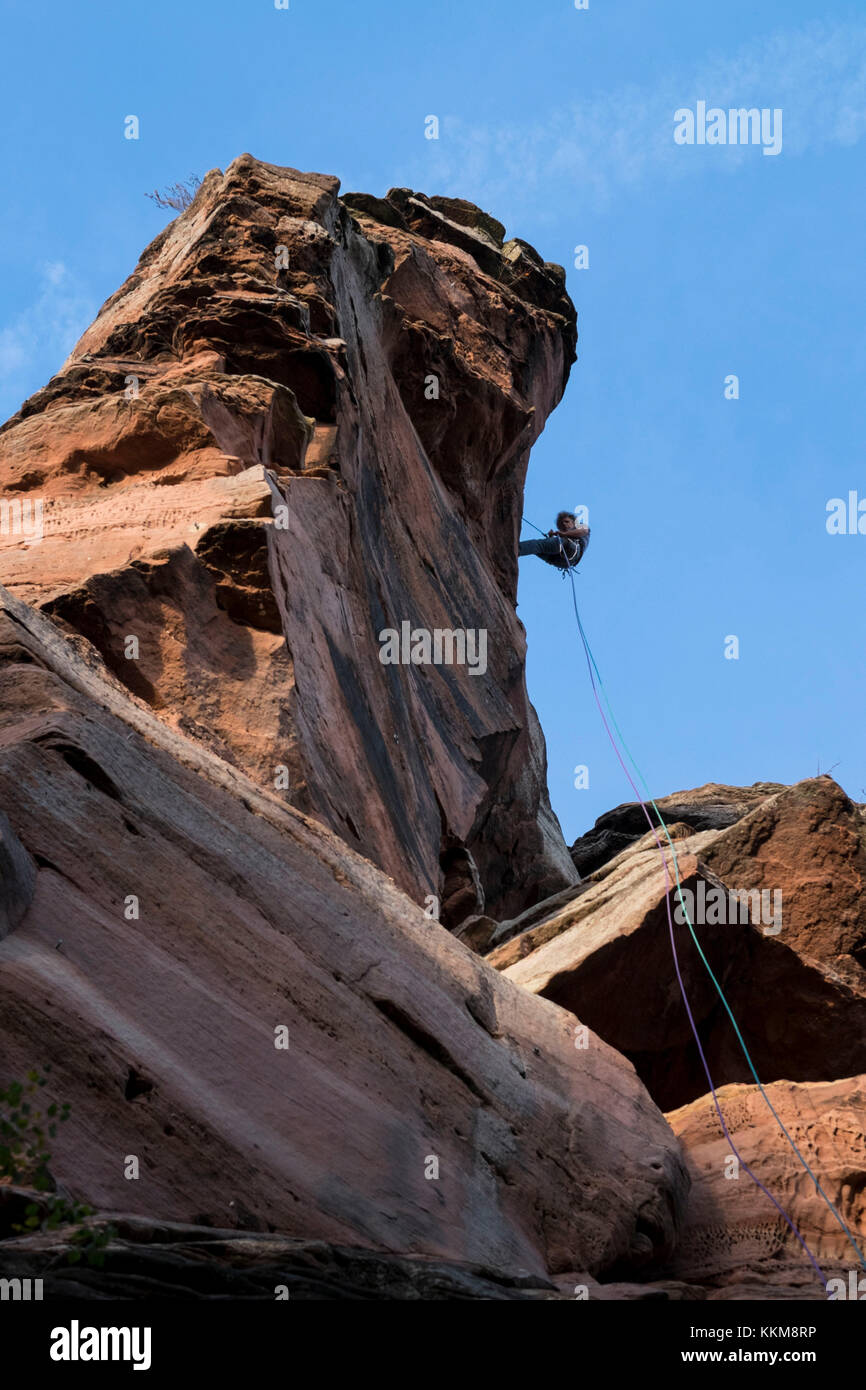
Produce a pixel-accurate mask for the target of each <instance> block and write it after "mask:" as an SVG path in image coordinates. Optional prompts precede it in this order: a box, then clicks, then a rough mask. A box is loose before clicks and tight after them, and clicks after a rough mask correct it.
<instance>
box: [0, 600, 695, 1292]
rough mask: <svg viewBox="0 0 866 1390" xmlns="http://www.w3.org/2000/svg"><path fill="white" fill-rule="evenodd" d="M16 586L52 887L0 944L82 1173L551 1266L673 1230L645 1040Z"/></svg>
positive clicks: (486, 1257) (114, 1186)
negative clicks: (433, 914)
mask: <svg viewBox="0 0 866 1390" xmlns="http://www.w3.org/2000/svg"><path fill="white" fill-rule="evenodd" d="M2 609H3V611H2V617H0V804H2V805H4V806H6V807H8V808H9V810H8V815H9V827H10V831H9V833H10V834H11V835H14V837H15V842H16V848H15V849H14V850H12V851H10V853H11V855H12V858H13V859H14V862H15V863H16V864H17V865H18V866H19V868H18V869H17V874H18V882H19V884H20V885H21V891H20V894H19V899H20V897H21V894H23V895H24V897H26V895H27V894H28V893H29V894H30V903H29V907H27V910H26V911H25V913H24V915H23V916H19V919H18V920H17V923H13V929H12V930H10V931H8V932H7V934H6V936H5V937H4V938H3V940H2V941H0V1043H2V1057H3V1069H4V1073H5V1074H6V1075H7V1076H9V1077H12V1078H15V1077H17V1078H23V1077H24V1076H25V1075H26V1074H27V1073H28V1071H29V1070H30V1069H31V1068H33V1067H34V1066H35V1067H37V1068H39V1067H41V1066H42V1065H43V1064H45V1063H46V1062H50V1063H51V1064H53V1071H52V1073H51V1081H50V1085H51V1088H52V1092H53V1097H54V1098H55V1099H59V1100H63V1101H66V1102H68V1103H69V1104H70V1105H71V1112H72V1113H71V1118H70V1120H69V1121H68V1123H67V1124H65V1125H62V1126H61V1127H60V1129H59V1131H58V1136H57V1139H56V1142H54V1143H53V1144H52V1153H53V1157H52V1171H53V1173H54V1176H55V1178H56V1180H57V1181H58V1183H59V1184H61V1185H62V1186H63V1187H64V1188H65V1189H68V1190H70V1191H72V1192H74V1193H75V1194H76V1196H78V1197H79V1198H81V1199H84V1200H86V1201H89V1202H90V1203H91V1204H92V1205H94V1206H95V1207H97V1208H99V1209H101V1210H104V1211H108V1212H111V1211H117V1210H121V1211H127V1212H131V1213H132V1214H133V1215H141V1216H149V1217H153V1216H154V1215H157V1216H159V1218H161V1219H175V1220H180V1221H184V1222H191V1221H192V1222H195V1221H199V1222H200V1221H202V1220H206V1221H207V1223H208V1224H210V1225H212V1226H215V1227H224V1226H226V1225H237V1226H239V1227H241V1228H243V1229H252V1230H259V1231H268V1230H274V1231H279V1232H282V1233H283V1234H286V1235H290V1236H294V1237H299V1238H300V1237H303V1238H313V1239H316V1240H322V1241H326V1242H331V1243H335V1244H343V1245H345V1244H350V1245H358V1244H360V1245H366V1246H368V1247H371V1248H374V1249H379V1250H386V1251H392V1252H397V1253H400V1254H402V1255H406V1256H410V1255H419V1254H421V1255H435V1256H440V1257H442V1258H444V1259H448V1260H457V1261H470V1262H471V1261H474V1262H477V1263H482V1264H485V1265H487V1266H489V1267H492V1268H500V1269H502V1270H515V1269H517V1270H521V1269H522V1270H524V1271H526V1272H528V1273H529V1274H533V1275H538V1276H546V1275H547V1273H548V1272H549V1271H551V1270H553V1271H555V1270H557V1269H567V1268H569V1269H570V1268H573V1267H575V1266H579V1267H580V1268H585V1269H588V1270H589V1271H590V1272H592V1273H594V1274H598V1273H599V1272H602V1271H604V1270H605V1269H607V1268H608V1267H611V1266H613V1265H616V1266H617V1267H619V1266H620V1265H624V1266H625V1267H626V1268H628V1269H630V1270H631V1271H632V1272H638V1271H639V1270H640V1269H641V1268H643V1267H645V1265H646V1264H647V1262H648V1261H649V1260H651V1259H654V1258H655V1259H658V1258H660V1257H662V1256H663V1255H664V1256H665V1257H667V1256H669V1255H670V1254H672V1252H673V1249H674V1246H675V1243H676V1228H677V1223H678V1221H679V1220H680V1218H681V1214H682V1211H683V1206H684V1202H685V1196H686V1187H687V1184H686V1180H685V1173H684V1170H683V1167H682V1163H681V1160H680V1156H679V1149H678V1145H677V1142H676V1140H675V1138H674V1136H673V1134H672V1133H671V1131H670V1129H669V1127H668V1125H667V1124H666V1122H665V1120H664V1118H663V1116H662V1115H661V1113H660V1112H659V1110H658V1109H657V1108H656V1107H655V1105H654V1104H653V1103H652V1101H651V1100H650V1098H649V1096H648V1094H647V1093H646V1091H645V1089H644V1087H643V1086H642V1084H641V1083H640V1081H639V1080H638V1078H637V1076H636V1075H635V1073H634V1070H633V1068H632V1067H631V1065H630V1063H628V1062H627V1061H626V1060H625V1059H624V1058H623V1057H621V1056H620V1055H619V1054H618V1053H616V1052H615V1051H614V1050H613V1049H612V1048H611V1047H609V1046H608V1045H607V1044H606V1043H604V1042H602V1041H601V1040H600V1039H597V1038H593V1039H592V1040H591V1045H590V1046H589V1048H588V1049H584V1050H581V1051H578V1050H577V1049H576V1047H575V1032H574V1030H575V1021H574V1019H573V1018H572V1017H571V1015H570V1014H568V1013H566V1012H564V1011H563V1010H561V1009H558V1008H556V1007H555V1006H554V1005H552V1004H549V1003H547V1002H546V1001H545V1000H540V999H536V998H534V997H533V996H532V995H531V994H530V993H528V992H527V991H525V990H521V989H519V988H518V987H517V986H516V985H514V984H512V983H511V982H510V981H508V980H506V979H504V978H503V977H502V976H501V975H499V974H498V973H497V972H496V971H494V970H492V969H491V968H490V967H489V966H488V965H486V964H484V963H483V962H482V961H480V960H479V959H478V957H477V956H474V955H472V954H471V953H470V952H469V951H468V950H467V949H466V948H465V947H464V946H462V945H461V944H460V943H459V942H458V941H456V940H455V939H454V938H453V937H452V936H451V935H450V934H449V933H448V932H447V931H446V930H445V928H444V927H442V926H441V925H440V924H439V923H437V922H435V921H433V920H431V919H430V918H429V917H427V916H425V915H424V913H423V911H422V910H421V909H420V908H419V907H418V906H417V905H415V904H414V903H413V902H412V900H411V899H410V898H408V897H407V896H406V895H405V894H403V893H402V892H400V891H399V890H398V889H396V888H395V887H394V885H393V883H391V882H390V880H389V879H387V878H386V877H385V876H384V875H383V874H382V873H381V872H380V871H379V870H378V869H377V868H375V867H374V866H373V865H371V864H370V863H369V862H367V861H366V860H364V859H362V858H361V857H360V856H358V855H356V854H355V853H354V852H353V851H351V850H350V849H349V848H348V847H347V846H346V845H345V844H344V843H343V841H342V840H340V839H339V838H338V837H337V836H335V835H333V834H332V833H331V832H330V831H328V830H327V829H326V828H325V827H323V826H322V825H321V824H319V823H318V822H317V821H314V820H312V819H308V818H305V817H304V816H303V815H302V814H301V813H299V812H298V811H296V810H294V809H293V808H291V807H287V806H285V805H284V804H283V803H281V801H280V800H279V798H278V797H277V796H276V795H275V794H274V793H271V792H268V791H265V790H262V789H261V788H260V787H257V786H256V784H255V783H254V782H253V781H251V780H250V779H249V778H248V777H247V776H246V774H244V773H243V772H241V771H240V770H238V769H236V768H233V767H232V766H231V765H230V764H228V763H226V762H225V761H223V760H221V759H219V758H218V757H216V755H215V754H213V753H212V752H211V751H210V750H209V749H207V748H206V747H204V746H203V745H202V744H201V743H200V742H197V741H194V740H190V739H188V738H186V737H185V736H184V735H182V734H180V733H178V732H177V731H176V730H173V729H171V728H169V727H168V726H167V725H166V724H164V723H163V722H162V721H161V720H160V719H158V718H157V717H156V716H155V715H154V714H153V712H152V711H151V710H150V709H149V708H148V706H147V705H146V704H144V703H143V702H140V701H138V700H137V699H136V698H134V697H132V696H130V695H129V694H128V693H127V692H126V690H125V689H124V688H123V687H122V686H121V685H120V684H119V683H118V682H117V681H115V680H114V678H113V677H111V676H110V674H109V673H108V672H107V671H106V670H105V668H104V667H103V666H102V663H101V661H100V660H99V659H98V658H97V657H96V655H95V654H94V652H93V649H92V647H90V646H89V645H88V644H86V643H84V642H83V641H82V640H81V639H78V642H77V644H76V642H74V641H72V640H70V639H69V638H67V637H64V636H63V635H62V634H61V633H59V632H58V631H57V629H56V628H55V627H54V626H53V625H52V623H51V622H50V620H49V619H48V618H47V617H46V616H44V615H42V614H39V613H38V612H37V611H36V610H33V609H29V608H27V607H26V606H25V605H23V604H21V603H20V601H18V600H16V599H14V598H12V597H11V596H9V595H5V596H4V597H3V599H2ZM8 838H9V836H8V835H7V840H8ZM25 857H26V862H24V860H25ZM14 915H15V914H13V916H14ZM283 1029H285V1030H287V1032H285V1033H282V1032H280V1030H283ZM278 1041H282V1042H283V1043H285V1044H286V1045H285V1046H279V1047H278V1046H277V1042H278ZM130 1155H133V1156H135V1157H136V1158H137V1160H138V1163H139V1165H140V1176H139V1179H138V1180H137V1181H135V1182H129V1181H127V1180H126V1178H125V1176H124V1168H125V1163H126V1161H127V1159H128V1157H129V1156H130ZM433 1163H435V1164H436V1165H437V1169H436V1171H438V1177H434V1176H432V1173H433V1169H432V1168H431V1166H430V1165H431V1164H433ZM428 1173H429V1174H431V1176H427V1174H428Z"/></svg>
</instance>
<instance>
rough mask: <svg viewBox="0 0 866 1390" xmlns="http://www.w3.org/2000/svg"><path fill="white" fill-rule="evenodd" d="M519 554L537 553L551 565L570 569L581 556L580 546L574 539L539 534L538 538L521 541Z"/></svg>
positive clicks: (518, 548) (518, 549)
mask: <svg viewBox="0 0 866 1390" xmlns="http://www.w3.org/2000/svg"><path fill="white" fill-rule="evenodd" d="M517 553H518V555H537V556H538V557H539V558H540V559H542V560H546V561H547V563H548V564H549V565H556V566H557V568H558V569H568V568H569V564H575V563H576V562H577V560H578V558H579V556H578V548H577V546H576V545H575V544H574V542H573V541H563V540H560V538H559V536H539V537H538V540H534V541H521V542H520V545H519V546H518V547H517Z"/></svg>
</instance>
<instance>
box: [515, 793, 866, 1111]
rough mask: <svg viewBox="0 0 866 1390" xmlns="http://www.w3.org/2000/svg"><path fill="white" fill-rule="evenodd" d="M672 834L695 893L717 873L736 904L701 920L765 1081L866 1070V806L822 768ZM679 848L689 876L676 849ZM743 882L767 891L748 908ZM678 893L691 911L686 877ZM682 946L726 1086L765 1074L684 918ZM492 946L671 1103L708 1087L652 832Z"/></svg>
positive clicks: (716, 886) (714, 885) (711, 1054)
mask: <svg viewBox="0 0 866 1390" xmlns="http://www.w3.org/2000/svg"><path fill="white" fill-rule="evenodd" d="M701 790H702V791H703V789H701ZM749 791H751V792H754V791H755V789H754V788H752V789H749ZM743 801H744V798H743V799H741V801H740V803H739V804H740V806H742V805H743ZM665 802H673V803H674V805H676V806H677V807H678V808H683V807H684V806H685V805H687V804H689V801H688V798H687V797H686V796H685V794H683V793H678V794H677V796H676V798H664V799H663V800H662V801H660V802H659V806H660V808H661V809H663V810H664V806H665ZM693 818H694V817H693ZM644 823H645V822H644ZM670 831H671V837H672V839H673V841H674V844H675V846H676V851H677V862H678V865H679V874H680V879H681V882H682V886H683V888H684V890H686V891H690V892H694V893H697V890H698V889H699V886H700V885H701V884H703V885H704V891H705V892H712V891H715V892H717V893H718V894H719V895H720V896H719V898H718V899H717V901H720V900H721V899H722V898H723V899H724V901H725V911H723V912H721V913H715V912H711V911H707V913H706V918H707V920H706V921H705V922H695V923H694V925H695V931H696V935H697V937H698V940H699V941H700V943H701V946H702V948H703V951H704V953H705V955H706V957H707V959H708V961H709V964H710V966H711V968H712V970H713V973H714V974H715V976H716V978H717V980H718V981H719V984H720V985H721V987H722V989H723V990H724V992H725V995H726V996H727V999H728V1001H729V1004H730V1007H731V1010H732V1011H733V1014H734V1016H735V1018H736V1019H737V1022H738V1024H739V1025H740V1028H741V1031H742V1033H743V1035H744V1037H745V1039H746V1044H747V1047H748V1049H749V1052H750V1054H751V1057H752V1060H753V1063H754V1066H755V1068H756V1070H757V1072H758V1075H759V1076H760V1077H761V1080H762V1081H774V1080H777V1079H780V1078H786V1079H788V1080H794V1081H806V1080H814V1081H829V1080H833V1079H835V1078H839V1077H846V1076H852V1075H855V1074H857V1073H859V1072H861V1071H863V1070H864V1069H866V988H864V975H863V969H862V966H861V964H860V960H859V957H861V956H862V954H863V949H864V943H866V934H864V919H863V916H862V913H863V908H862V904H863V902H864V889H866V874H864V870H866V849H864V847H866V820H864V817H863V813H862V808H858V807H855V806H854V805H853V804H852V803H851V802H850V801H849V799H848V798H847V797H846V796H845V795H844V793H843V792H842V791H841V789H840V788H839V787H838V786H836V784H835V783H834V782H832V781H831V780H830V779H829V778H819V779H816V780H813V781H808V782H802V783H798V784H797V785H796V786H794V787H791V788H787V789H784V790H783V791H781V792H772V791H769V790H768V791H767V793H766V794H762V799H761V800H759V801H758V804H757V805H756V806H755V807H754V809H753V810H751V811H749V812H747V813H746V814H745V815H744V816H743V817H742V818H740V819H738V820H737V821H736V823H734V824H733V825H730V826H729V828H727V829H724V830H718V831H713V830H705V831H701V832H699V833H696V834H692V833H691V827H690V826H689V825H686V824H685V823H682V822H675V823H673V824H672V825H671V826H670ZM665 855H666V859H667V862H668V866H669V881H670V883H671V885H674V884H675V874H674V867H673V862H672V856H671V854H670V851H669V850H668V849H667V848H666V850H665ZM711 865H712V866H714V868H715V870H717V871H719V872H714V869H713V868H711V867H710V866H711ZM722 873H723V874H724V877H722V876H721V875H722ZM730 890H736V891H738V892H740V891H743V892H749V891H751V892H752V893H754V894H755V895H756V896H753V897H752V898H750V899H749V901H748V903H745V902H740V901H738V902H737V904H736V906H735V907H734V906H733V905H732V904H731V902H730V899H729V892H730ZM761 891H764V892H766V893H767V894H768V903H769V905H770V906H773V905H774V904H775V903H776V902H778V905H779V907H780V920H779V923H778V926H776V925H774V924H773V923H771V922H769V921H768V919H767V918H766V917H765V915H764V912H763V909H764V907H765V906H766V905H767V903H764V902H762V901H761V899H760V893H761ZM776 893H778V894H779V898H778V900H776V899H775V898H774V897H773V895H774V894H776ZM822 893H823V897H822V896H821V894H822ZM670 904H671V909H672V912H674V913H676V910H677V909H678V907H679V903H678V899H677V897H676V891H675V888H673V889H672V892H671V894H670ZM693 916H694V914H693ZM503 935H505V936H507V938H508V939H506V940H504V941H503V940H502V937H503ZM675 941H676V947H677V954H678V957H679V960H680V966H681V969H682V973H683V978H684V982H685V986H686V990H687V993H688V997H689V1002H690V1004H691V1007H692V1010H693V1013H694V1016H695V1019H696V1021H697V1022H698V1024H699V1025H700V1028H701V1032H702V1036H703V1041H704V1051H705V1053H706V1056H707V1060H708V1063H709V1068H710V1074H711V1076H712V1078H713V1081H714V1083H715V1084H716V1085H722V1084H725V1083H729V1082H735V1081H742V1082H746V1081H749V1080H751V1079H752V1073H751V1071H750V1068H749V1066H748V1063H747V1061H746V1058H745V1057H744V1055H743V1052H742V1048H741V1046H740V1044H739V1042H738V1040H737V1037H736V1034H735V1032H734V1029H733V1027H732V1025H731V1022H730V1019H729V1016H728V1015H727V1012H726V1010H725V1008H724V1005H723V1004H722V1002H721V1001H720V999H719V997H718V994H717V992H716V990H715V988H714V987H713V984H712V981H711V980H710V978H709V975H708V973H707V971H706V968H705V966H704V965H703V963H702V961H701V959H700V956H699V953H698V951H697V949H696V947H695V945H694V942H693V940H692V938H691V935H690V933H689V930H688V927H687V925H685V923H684V922H683V923H682V924H677V925H675ZM497 943H501V944H497ZM491 944H492V945H493V947H494V949H493V950H492V952H491V953H490V954H489V956H488V959H489V960H490V962H491V963H492V964H494V965H496V966H497V967H498V968H499V969H502V970H504V971H505V972H506V973H507V974H508V975H509V977H510V978H511V979H514V980H516V981H517V982H518V983H519V984H521V985H523V986H524V988H528V989H532V990H534V991H537V992H539V993H541V994H543V995H544V996H545V997H546V998H548V999H553V1000H555V1001H556V1002H557V1003H559V1004H561V1005H563V1007H565V1008H568V1009H571V1010H572V1011H573V1012H574V1013H575V1014H577V1015H578V1017H579V1018H581V1019H582V1020H583V1021H584V1022H585V1023H586V1024H588V1026H589V1027H591V1028H593V1029H594V1030H595V1031H596V1032H598V1033H599V1034H600V1035H601V1036H602V1037H603V1038H605V1039H606V1040H607V1041H608V1042H610V1043H611V1044H612V1045H613V1046H614V1047H616V1048H618V1049H619V1050H620V1051H622V1052H624V1053H625V1054H626V1056H627V1057H629V1058H630V1059H631V1060H632V1061H633V1062H634V1064H635V1066H636V1068H637V1070H638V1074H639V1075H640V1076H641V1077H642V1079H643V1080H644V1082H645V1083H646V1085H647V1087H648V1088H649V1090H650V1093H651V1094H652V1095H653V1097H654V1099H655V1100H656V1101H657V1102H658V1104H659V1105H660V1106H661V1107H662V1109H664V1110H669V1109H672V1108H674V1107H676V1106H680V1105H683V1104H685V1103H686V1102H688V1101H690V1100H694V1099H696V1098H697V1097H698V1096H700V1095H702V1094H704V1093H705V1092H706V1090H707V1089H708V1087H707V1078H706V1073H705V1071H704V1068H703V1066H702V1064H701V1062H700V1058H699V1055H698V1052H697V1048H696V1046H695V1043H694V1039H693V1036H692V1033H691V1029H690V1027H689V1024H688V1020H687V1017H686V1015H685V1011H684V1009H683V1005H682V999H681V994H680V990H679V988H678V986H677V982H676V977H675V973H674V968H673V956H672V951H671V944H670V928H669V923H668V911H667V905H666V889H665V879H664V873H663V870H662V867H661V862H660V856H659V852H658V849H657V847H656V845H655V841H654V840H653V837H652V836H651V835H650V834H649V832H647V833H646V834H645V835H644V837H643V838H642V839H640V840H637V841H635V842H634V843H632V845H631V847H630V848H628V849H626V850H624V851H622V852H621V853H620V854H618V855H616V856H615V857H614V858H613V859H611V860H610V861H609V862H607V863H606V864H605V865H604V867H603V868H601V869H598V870H597V871H596V872H595V873H593V874H592V875H591V876H590V878H589V879H587V880H585V881H584V882H583V883H581V884H580V885H579V887H578V888H576V889H571V890H568V891H565V892H562V893H560V894H559V895H558V896H557V897H555V898H553V899H551V902H550V904H549V909H548V910H547V911H545V905H544V904H543V903H542V904H538V905H537V906H536V907H534V908H533V909H531V910H530V911H528V912H527V913H526V914H524V916H523V917H521V918H519V919H517V921H516V922H513V923H504V924H502V925H501V926H500V927H499V928H497V929H496V930H495V931H494V933H493V934H492V938H491ZM623 997H627V998H628V999H629V1007H628V1008H627V1009H624V1008H623V1007H622V999H623Z"/></svg>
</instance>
